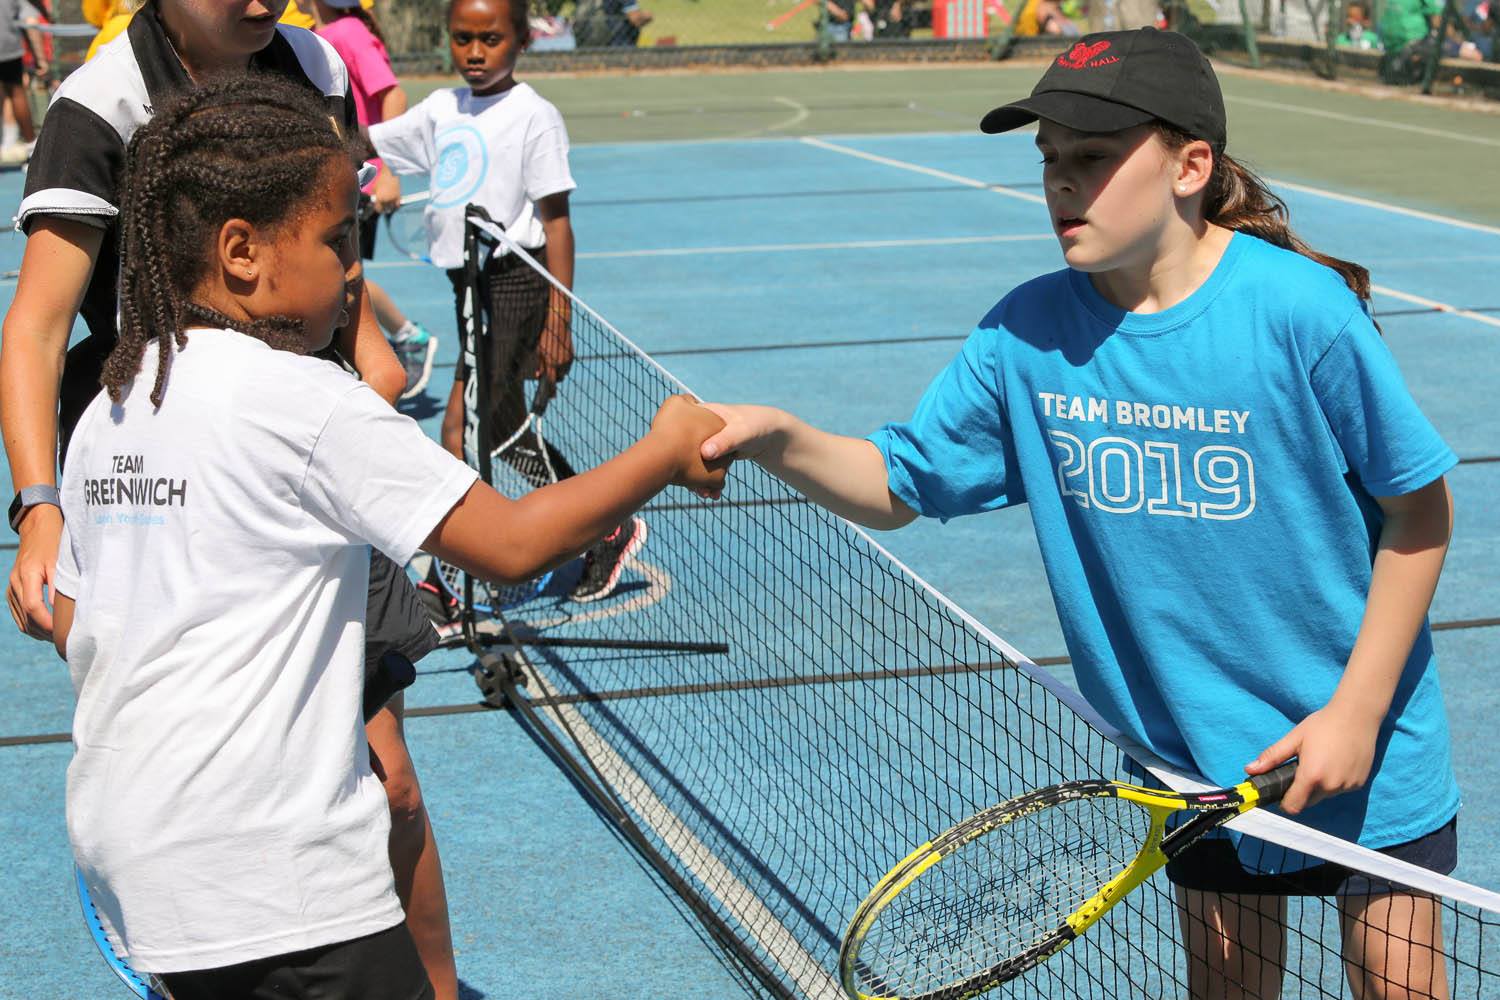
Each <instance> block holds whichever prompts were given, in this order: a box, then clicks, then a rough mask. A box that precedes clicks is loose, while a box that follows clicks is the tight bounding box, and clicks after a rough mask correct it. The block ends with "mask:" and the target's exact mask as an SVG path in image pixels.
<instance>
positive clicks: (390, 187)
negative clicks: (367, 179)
mask: <svg viewBox="0 0 1500 1000" xmlns="http://www.w3.org/2000/svg"><path fill="white" fill-rule="evenodd" d="M370 200H371V201H372V202H374V204H375V211H377V212H379V213H380V214H381V215H389V214H391V213H392V212H394V211H395V210H396V209H398V208H400V207H401V181H400V180H399V179H398V178H397V177H396V175H395V174H393V173H391V172H390V170H388V169H386V167H385V165H384V164H381V167H380V173H378V174H376V175H375V184H374V185H373V186H372V187H371V188H370Z"/></svg>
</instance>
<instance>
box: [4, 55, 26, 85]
mask: <svg viewBox="0 0 1500 1000" xmlns="http://www.w3.org/2000/svg"><path fill="white" fill-rule="evenodd" d="M25 82H26V66H25V64H24V63H23V62H22V60H21V57H20V56H17V57H16V58H14V59H6V60H5V61H4V62H0V83H3V84H7V85H8V86H12V87H19V86H20V85H21V84H23V83H25Z"/></svg>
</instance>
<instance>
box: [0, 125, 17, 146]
mask: <svg viewBox="0 0 1500 1000" xmlns="http://www.w3.org/2000/svg"><path fill="white" fill-rule="evenodd" d="M20 141H21V126H19V125H17V124H16V123H15V122H6V123H5V126H4V127H3V128H0V146H14V145H15V144H16V143H18V142H20Z"/></svg>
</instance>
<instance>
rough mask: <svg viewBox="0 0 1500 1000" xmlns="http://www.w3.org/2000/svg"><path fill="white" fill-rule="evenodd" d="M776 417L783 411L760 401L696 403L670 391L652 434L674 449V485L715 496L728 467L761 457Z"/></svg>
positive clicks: (702, 495) (687, 397) (656, 417)
mask: <svg viewBox="0 0 1500 1000" xmlns="http://www.w3.org/2000/svg"><path fill="white" fill-rule="evenodd" d="M778 416H784V415H783V414H781V413H780V411H778V410H773V409H771V408H769V407H764V406H741V405H734V406H731V405H727V404H724V403H700V402H699V401H698V400H696V399H694V398H693V397H692V396H672V397H670V398H669V399H668V400H667V401H666V402H665V403H663V404H662V405H661V409H659V410H657V411H656V416H655V418H654V419H653V420H652V421H651V434H650V437H653V438H659V439H660V440H661V441H662V442H663V445H664V446H666V447H670V448H672V449H674V451H673V454H675V455H676V456H677V464H676V465H675V467H674V468H675V469H676V472H675V473H674V474H673V476H672V483H673V484H675V485H677V486H682V487H685V488H686V489H690V490H692V491H693V492H694V493H696V494H698V495H699V496H701V497H705V498H707V499H711V500H717V499H718V497H719V494H720V493H721V492H723V489H724V475H725V473H726V472H727V471H728V469H729V466H730V465H731V464H732V463H733V462H736V461H739V460H742V459H756V458H759V457H761V455H760V453H761V452H762V451H764V450H765V449H766V448H767V447H768V446H769V445H770V443H771V442H772V441H773V440H774V438H775V436H776V430H777V424H776V420H775V418H776V417H778Z"/></svg>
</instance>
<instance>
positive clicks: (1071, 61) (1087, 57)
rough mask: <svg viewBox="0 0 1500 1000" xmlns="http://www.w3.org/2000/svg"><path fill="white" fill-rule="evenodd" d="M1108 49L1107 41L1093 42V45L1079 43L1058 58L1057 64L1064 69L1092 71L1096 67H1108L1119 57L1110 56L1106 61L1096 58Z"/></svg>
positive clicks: (1117, 60)
mask: <svg viewBox="0 0 1500 1000" xmlns="http://www.w3.org/2000/svg"><path fill="white" fill-rule="evenodd" d="M1108 48H1109V40H1108V39H1105V40H1103V41H1099V42H1095V43H1094V44H1093V45H1085V44H1083V43H1082V42H1079V43H1078V44H1077V45H1075V46H1073V48H1072V49H1070V50H1069V51H1067V52H1065V53H1063V54H1062V55H1060V56H1058V57H1057V64H1058V65H1059V66H1062V67H1064V68H1065V69H1092V68H1094V67H1096V66H1108V65H1109V64H1110V63H1117V62H1119V61H1120V57H1119V56H1110V57H1108V58H1107V59H1100V58H1098V56H1100V55H1101V54H1102V53H1103V52H1104V51H1105V50H1106V49H1108Z"/></svg>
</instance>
